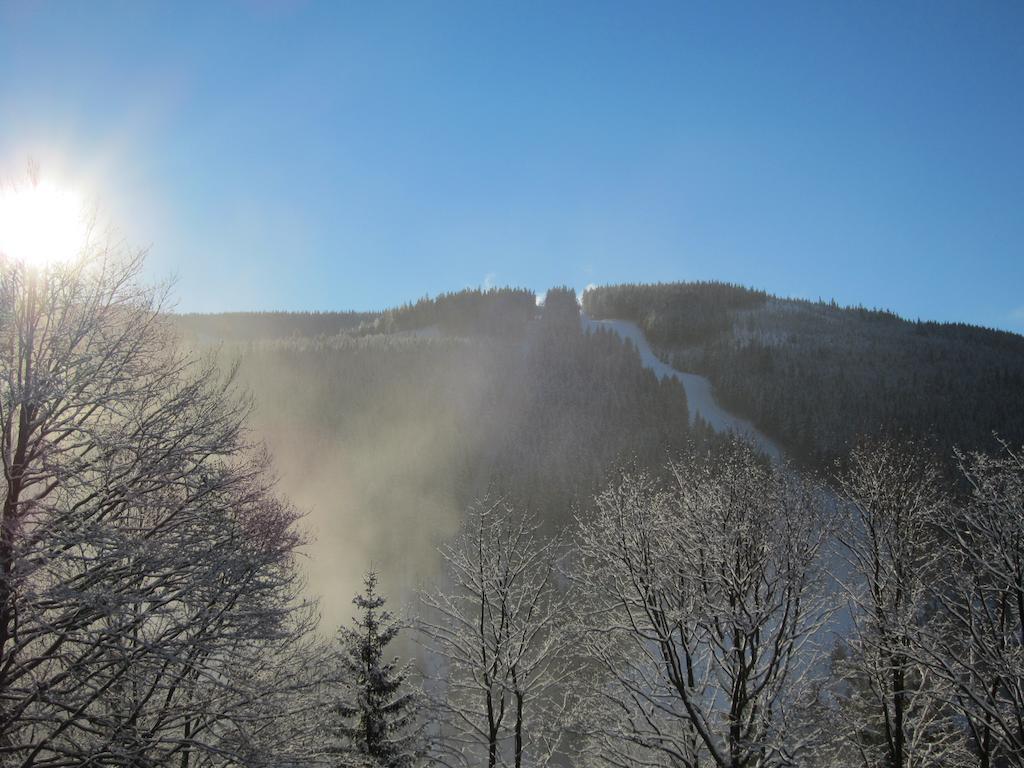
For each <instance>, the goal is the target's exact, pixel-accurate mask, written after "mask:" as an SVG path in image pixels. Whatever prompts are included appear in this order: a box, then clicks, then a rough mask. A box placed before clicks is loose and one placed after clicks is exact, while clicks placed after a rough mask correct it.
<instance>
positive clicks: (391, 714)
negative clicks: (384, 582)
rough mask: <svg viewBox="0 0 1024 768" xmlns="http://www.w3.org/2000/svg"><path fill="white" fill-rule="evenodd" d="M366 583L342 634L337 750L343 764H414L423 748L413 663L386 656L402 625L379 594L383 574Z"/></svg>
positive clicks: (394, 767)
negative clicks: (412, 682) (411, 667)
mask: <svg viewBox="0 0 1024 768" xmlns="http://www.w3.org/2000/svg"><path fill="white" fill-rule="evenodd" d="M363 584H364V590H363V592H362V594H359V595H356V597H355V598H353V600H352V602H353V603H354V604H355V605H356V607H357V608H358V609H359V613H358V615H357V616H355V618H354V619H353V626H351V627H343V628H342V629H341V632H340V638H339V639H340V642H341V674H340V680H341V685H342V696H341V700H340V701H339V702H337V703H336V704H335V707H334V710H335V712H336V714H337V719H338V721H340V722H337V723H336V724H335V725H334V727H333V731H334V732H335V733H336V734H337V736H339V737H340V738H339V743H338V745H337V746H336V747H335V749H334V750H332V751H336V752H337V753H338V754H339V755H340V758H341V760H340V762H339V763H338V764H339V765H341V766H353V765H354V766H368V767H372V768H408V766H411V765H413V764H415V762H416V760H417V759H418V756H419V754H420V752H421V750H422V738H421V730H422V728H421V724H420V722H419V709H420V697H419V695H418V693H417V692H416V691H415V690H414V689H413V687H412V685H411V684H410V682H409V673H410V666H409V665H404V666H403V665H400V664H399V661H398V659H397V658H394V659H392V660H390V661H388V660H387V659H386V658H385V656H384V654H385V651H386V650H387V647H388V645H389V644H390V643H391V642H392V641H393V640H394V639H395V638H396V637H397V636H398V633H399V630H400V627H399V624H398V622H397V621H396V619H395V618H394V617H393V616H392V615H391V613H390V612H389V611H387V610H385V608H384V605H385V603H386V600H385V598H384V597H383V596H382V595H380V594H379V593H378V592H377V574H376V573H375V572H373V571H370V572H369V573H367V574H366V577H365V579H364V581H363Z"/></svg>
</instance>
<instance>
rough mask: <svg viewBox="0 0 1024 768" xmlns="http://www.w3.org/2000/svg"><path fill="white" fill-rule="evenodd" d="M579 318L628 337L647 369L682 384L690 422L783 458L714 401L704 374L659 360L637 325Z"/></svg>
mask: <svg viewBox="0 0 1024 768" xmlns="http://www.w3.org/2000/svg"><path fill="white" fill-rule="evenodd" d="M580 321H581V323H582V324H583V328H584V330H587V331H590V330H595V329H597V328H607V329H608V330H611V331H614V332H615V333H617V334H618V335H619V336H620V337H621V338H623V339H627V340H629V341H630V342H631V343H632V344H633V346H634V347H636V350H637V352H639V353H640V361H641V362H642V363H643V365H644V367H645V368H649V369H650V370H652V371H653V372H654V374H655V375H656V376H657V377H658V378H660V379H664V378H666V377H668V378H672V379H675V380H676V381H678V382H679V383H680V384H682V385H683V389H684V390H685V391H686V403H687V407H688V408H689V411H690V423H691V424H692V423H693V422H694V420H695V419H696V418H697V416H698V415H699V416H700V417H701V418H702V419H703V420H704V421H705V422H707V423H708V424H709V425H710V426H711V427H712V428H713V429H714V430H715V431H716V432H734V433H736V434H737V435H739V436H740V437H742V438H744V439H745V440H747V441H748V442H750V443H752V444H753V445H754V446H756V447H757V448H758V449H759V450H760V451H762V452H763V453H764V454H765V455H766V456H768V457H769V458H770V459H771V460H772V461H774V462H776V463H781V462H782V460H783V453H782V449H781V448H779V446H778V445H777V444H776V443H775V441H774V440H772V439H771V438H769V437H768V436H767V435H765V434H764V433H763V432H761V431H760V430H758V429H757V427H755V426H754V425H753V424H751V423H750V422H749V421H747V420H746V419H744V418H741V417H739V416H736V415H734V414H732V413H729V412H728V411H727V410H725V409H724V408H722V407H721V406H720V405H719V404H718V403H717V402H716V401H715V397H714V395H713V394H712V392H711V382H710V381H708V380H707V379H706V378H704V377H703V376H698V375H697V374H695V373H685V372H683V371H677V370H676V369H675V368H673V367H672V366H670V365H668V364H667V363H664V362H662V361H661V359H660V358H659V357H658V356H657V355H656V354H654V350H652V349H651V345H650V344H648V343H647V337H646V336H644V332H643V331H642V330H640V328H639V326H637V325H636V324H635V323H631V322H629V321H628V320H593V319H591V318H590V317H588V316H587V315H586V314H585V313H581V314H580Z"/></svg>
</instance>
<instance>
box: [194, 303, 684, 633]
mask: <svg viewBox="0 0 1024 768" xmlns="http://www.w3.org/2000/svg"><path fill="white" fill-rule="evenodd" d="M281 320H282V322H281V324H280V327H278V328H274V327H272V326H271V327H269V328H267V329H266V333H267V337H266V338H263V339H256V338H244V337H242V338H244V340H238V339H239V338H240V336H239V333H240V332H239V331H237V330H234V320H233V322H232V323H231V324H230V325H225V321H224V319H223V318H218V317H217V316H208V317H207V318H204V317H201V316H191V317H189V318H187V322H186V323H185V324H184V330H185V335H186V338H187V339H188V340H189V341H190V342H191V343H194V344H199V345H200V346H202V347H209V346H214V347H218V348H219V354H220V357H221V359H222V360H223V362H224V364H225V365H227V364H230V363H231V362H232V361H237V363H238V366H239V368H238V375H239V378H240V383H241V384H242V386H243V387H244V388H246V389H248V390H249V391H250V392H251V393H252V396H253V400H254V406H255V409H254V413H253V417H252V419H251V424H252V428H253V430H254V434H255V436H256V437H257V438H259V439H261V440H263V441H265V442H266V444H267V445H268V447H269V449H270V450H271V452H272V454H273V457H274V464H275V467H276V468H277V471H278V472H279V474H280V480H281V491H282V492H283V493H284V494H285V495H286V496H287V497H288V498H290V499H291V500H292V501H294V502H295V504H296V505H297V506H298V507H299V508H301V509H304V510H307V511H308V515H309V516H308V523H309V527H310V528H311V529H312V532H313V534H314V535H315V537H316V540H315V542H314V543H313V544H312V545H311V546H309V547H308V550H307V554H308V562H307V572H308V575H309V579H310V591H311V592H313V593H316V594H319V595H321V596H322V597H323V603H322V606H323V613H324V620H325V626H324V628H325V630H326V631H330V630H331V628H332V627H333V626H335V625H336V624H338V623H339V622H341V621H343V620H347V618H348V617H349V615H350V614H351V610H350V609H351V605H350V599H351V596H352V594H354V593H355V592H356V591H357V590H358V588H359V586H360V584H361V578H362V574H363V572H364V571H365V570H366V569H367V568H368V567H370V566H371V565H372V566H373V567H375V568H377V569H379V570H380V571H381V574H382V585H383V588H384V589H385V590H387V591H388V592H390V593H391V594H392V595H393V596H394V597H395V598H396V599H397V600H400V599H403V598H405V597H407V596H408V595H409V593H410V591H411V590H412V589H414V588H415V587H416V586H417V585H418V584H419V583H421V582H430V581H432V580H433V579H434V577H435V576H436V566H437V557H436V546H437V544H438V543H440V542H441V541H442V540H443V539H444V538H446V537H447V536H449V535H450V534H452V533H453V532H454V530H455V529H456V527H457V526H458V524H459V522H460V521H461V519H462V516H463V511H464V509H465V507H466V505H467V504H468V503H469V502H470V501H471V500H472V499H473V498H474V497H476V496H479V495H481V494H483V493H485V492H487V491H488V490H489V489H490V490H492V491H493V492H496V493H504V494H507V495H508V496H509V497H511V498H513V499H514V500H515V501H516V502H517V503H519V504H521V505H523V506H525V507H529V508H530V509H531V510H533V511H534V512H536V513H537V514H538V515H539V516H540V517H541V518H542V519H544V520H545V521H546V523H547V524H548V525H549V526H551V527H552V528H556V527H559V526H561V525H562V524H563V523H564V522H565V521H567V520H568V519H569V517H570V515H571V514H572V510H573V508H574V506H575V505H581V504H583V505H585V504H587V503H589V500H590V498H591V497H592V496H593V494H594V493H595V492H596V491H597V489H598V488H599V487H601V485H603V483H604V482H605V480H606V479H607V478H608V477H609V476H610V473H612V472H613V471H614V470H615V469H616V468H617V467H618V466H620V465H622V464H631V465H636V464H639V465H642V466H656V465H658V464H660V463H661V462H662V460H663V459H664V456H665V454H666V452H675V451H678V450H680V449H682V448H683V446H684V445H685V443H686V442H687V441H688V440H689V439H691V437H693V434H692V433H691V430H690V429H689V425H688V417H687V403H686V397H685V393H684V391H683V389H682V388H681V387H680V386H678V384H676V383H675V382H671V381H665V382H662V381H659V379H658V378H657V377H656V376H655V375H654V374H652V373H651V372H649V371H647V370H645V369H644V368H643V366H642V365H641V364H640V360H639V357H638V355H637V353H636V351H635V350H634V349H633V348H632V347H630V346H628V345H627V344H625V343H624V342H623V341H622V340H620V339H619V337H618V336H616V335H615V334H613V333H610V332H597V333H592V334H586V333H584V332H583V331H582V330H581V327H580V321H579V310H578V306H577V304H576V299H575V294H574V293H573V292H571V291H567V290H566V291H562V292H561V293H560V292H559V291H557V290H555V291H552V292H549V298H548V300H547V303H546V305H545V307H544V308H543V310H541V309H538V307H537V305H536V299H535V297H534V295H533V294H532V293H530V292H524V291H518V292H517V291H502V290H498V291H490V292H461V293H458V294H452V295H451V296H449V297H439V298H438V299H437V300H431V301H428V302H420V303H418V304H417V305H411V306H408V307H405V308H399V309H398V310H394V311H391V312H388V313H383V314H381V315H379V316H374V317H373V319H371V320H370V321H368V322H363V324H362V327H359V328H352V326H350V329H349V330H348V331H346V332H343V333H340V334H339V333H334V334H330V335H326V334H318V335H301V334H300V333H296V332H295V329H296V327H297V326H299V323H298V322H296V319H295V318H291V317H289V316H283V317H282V318H281ZM307 324H308V323H307ZM268 325H270V324H269V323H268ZM225 327H227V328H228V330H230V331H231V333H233V334H234V335H233V336H230V335H229V334H228V333H226V332H225V331H224V330H223V329H224V328H225ZM218 329H220V330H218ZM219 334H220V335H219ZM225 336H228V339H225V338H224V337H225ZM698 437H699V436H698Z"/></svg>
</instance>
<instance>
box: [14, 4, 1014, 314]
mask: <svg viewBox="0 0 1024 768" xmlns="http://www.w3.org/2000/svg"><path fill="white" fill-rule="evenodd" d="M1022 40H1024V4H1021V3H1017V2H981V3H972V2H958V3H943V2H921V3H913V2H902V3H874V2H865V3H854V2H849V3H846V2H835V3H820V2H811V3H787V2H782V3H751V4H735V3H707V4H703V3H684V2H673V3H654V2H649V3H648V2H637V3H634V2H618V3H602V2H596V1H595V2H580V3H554V2H543V3H541V2H528V1H527V2H515V3H512V2H509V3H492V2H473V3H468V2H467V3H449V2H412V1H410V2H403V3H390V2H367V3H359V4H357V3H343V2H323V3H313V2H280V3H278V2H270V0H265V1H263V2H219V3H199V2H192V3H171V2H166V3H154V2H121V3H103V2H88V3H86V2H77V3H72V2H60V3H58V2H50V3H36V2H33V3H27V2H25V3H21V2H19V3H2V2H0V173H2V175H3V176H4V177H5V178H11V177H16V176H17V175H18V174H19V173H20V172H21V171H22V169H23V168H24V166H25V161H26V158H27V157H30V156H31V157H34V158H36V159H37V160H38V161H39V162H40V163H41V165H42V167H43V171H44V173H47V172H49V173H51V174H53V175H56V176H59V177H61V178H64V179H68V180H70V181H71V183H75V184H77V185H79V186H80V187H81V188H82V189H83V190H86V191H87V194H88V195H89V196H90V197H95V198H97V199H98V200H99V201H100V204H101V205H102V207H103V210H104V212H105V213H106V214H107V216H108V217H109V218H110V219H111V220H113V221H114V222H115V223H116V224H117V225H118V227H119V228H120V231H121V232H122V234H123V237H124V238H125V240H127V241H128V242H130V243H133V244H136V245H150V246H151V256H150V261H149V266H148V269H149V270H150V273H151V274H152V276H153V277H154V278H159V277H165V276H167V275H170V274H172V273H173V274H176V275H177V279H178V284H177V289H176V293H177V296H178V305H179V308H180V309H182V310H187V311H193V310H195V311H217V310H238V309H371V308H381V307H384V306H389V305H393V304H396V303H400V302H402V301H405V300H410V299H416V298H418V297H420V296H423V295H425V294H435V293H437V292H440V291H444V290H452V289H458V288H462V287H465V286H467V285H482V284H496V285H504V284H511V285H520V286H526V287H530V288H535V289H537V290H544V289H545V288H547V287H548V286H550V285H556V284H568V285H572V286H575V287H577V288H583V287H584V286H586V285H587V284H589V283H599V284H600V283H613V282H621V281H635V282H647V281H658V280H689V279H720V280H728V281H734V282H740V283H744V284H749V285H754V286H757V287H762V288H766V289H768V290H770V291H773V292H776V293H780V294H783V295H793V296H801V297H807V298H817V297H819V296H820V297H822V298H826V299H828V298H833V297H834V298H836V299H837V300H838V301H840V302H843V303H863V304H866V305H869V306H885V307H889V308H892V309H895V310H896V311H898V312H900V313H901V314H904V315H907V316H910V317H922V318H929V319H940V320H962V321H967V322H973V323H979V324H984V325H990V326H996V327H1002V328H1008V329H1012V330H1017V331H1024V97H1022V94H1024V44H1022V42H1021V41H1022Z"/></svg>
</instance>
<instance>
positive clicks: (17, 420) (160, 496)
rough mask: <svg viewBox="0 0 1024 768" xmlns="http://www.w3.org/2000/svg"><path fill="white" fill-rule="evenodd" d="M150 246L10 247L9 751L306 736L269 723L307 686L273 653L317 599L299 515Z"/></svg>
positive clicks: (210, 749) (209, 756)
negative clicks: (305, 597)
mask: <svg viewBox="0 0 1024 768" xmlns="http://www.w3.org/2000/svg"><path fill="white" fill-rule="evenodd" d="M141 267H142V256H141V254H134V255H132V254H123V253H117V252H115V251H113V250H110V249H107V248H105V247H99V246H90V247H88V248H87V249H86V250H85V251H84V252H83V253H82V254H81V255H80V256H79V257H77V258H73V259H71V260H70V261H67V262H65V263H60V264H55V265H51V266H49V267H35V266H32V265H27V264H25V263H23V262H19V261H14V260H11V259H9V258H7V257H3V256H0V319H2V323H0V463H2V466H3V473H4V479H5V482H4V484H3V487H2V490H0V494H2V496H3V500H2V512H0V514H2V519H0V764H3V765H4V766H30V765H31V766H39V767H41V768H42V767H45V766H66V765H101V764H103V765H113V764H118V765H137V766H146V765H170V764H174V765H176V766H180V768H196V767H197V766H203V765H212V764H225V763H229V762H234V763H235V764H238V763H242V764H259V762H257V761H263V762H264V763H265V762H268V761H273V760H274V756H275V754H276V753H277V752H288V751H289V749H290V744H274V745H270V744H268V743H267V742H264V741H261V738H260V734H261V733H262V732H263V731H264V728H265V727H266V725H267V724H268V722H269V721H271V720H273V719H275V718H277V717H278V716H279V715H281V714H282V713H285V712H288V711H292V710H294V708H295V707H297V706H301V703H298V702H297V701H296V700H294V699H289V698H288V693H289V690H290V689H289V687H288V686H290V685H291V684H292V681H289V679H288V677H287V676H286V675H283V674H280V673H278V672H277V670H276V669H275V667H274V664H273V659H274V657H275V654H277V653H278V652H282V653H284V652H285V651H287V650H289V649H294V648H295V647H296V646H297V645H298V644H300V643H301V638H303V637H304V636H305V635H306V633H307V631H308V629H309V627H310V625H311V620H312V614H311V612H310V611H308V610H307V607H308V606H304V605H303V602H302V600H301V598H300V597H299V595H300V590H301V578H300V573H299V571H298V569H297V567H296V563H295V558H294V553H295V550H296V548H297V547H298V546H299V545H300V544H301V542H302V537H301V535H300V533H299V532H298V529H297V527H296V525H297V518H298V515H297V513H296V512H295V510H294V509H292V508H291V507H290V506H289V505H288V504H287V503H285V502H283V501H282V500H280V499H278V498H276V497H275V495H274V491H273V484H272V479H271V478H272V474H271V473H270V472H269V464H268V459H267V457H266V456H265V455H264V453H263V452H262V451H261V450H260V449H259V446H256V445H253V444H252V443H251V441H250V440H249V438H248V437H247V434H246V430H245V426H244V425H245V419H246V415H247V413H248V405H247V403H246V401H245V399H244V398H241V397H239V396H238V395H237V393H235V391H234V388H233V385H232V381H231V377H230V374H229V375H227V376H225V375H224V374H223V373H222V371H221V369H220V368H219V366H218V365H217V364H216V363H215V362H214V361H206V360H202V359H198V358H196V357H195V356H193V355H191V354H190V353H188V352H187V351H183V350H182V348H181V347H180V346H179V345H178V344H177V342H176V337H175V335H174V332H173V328H172V327H171V325H170V324H169V322H168V320H167V318H166V313H165V312H164V311H163V310H164V307H163V298H164V293H163V292H162V291H160V290H154V289H150V288H147V287H145V286H142V285H140V283H139V275H140V270H141ZM286 699H287V700H286ZM271 747H272V749H271ZM250 758H251V759H250ZM289 759H290V758H289Z"/></svg>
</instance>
